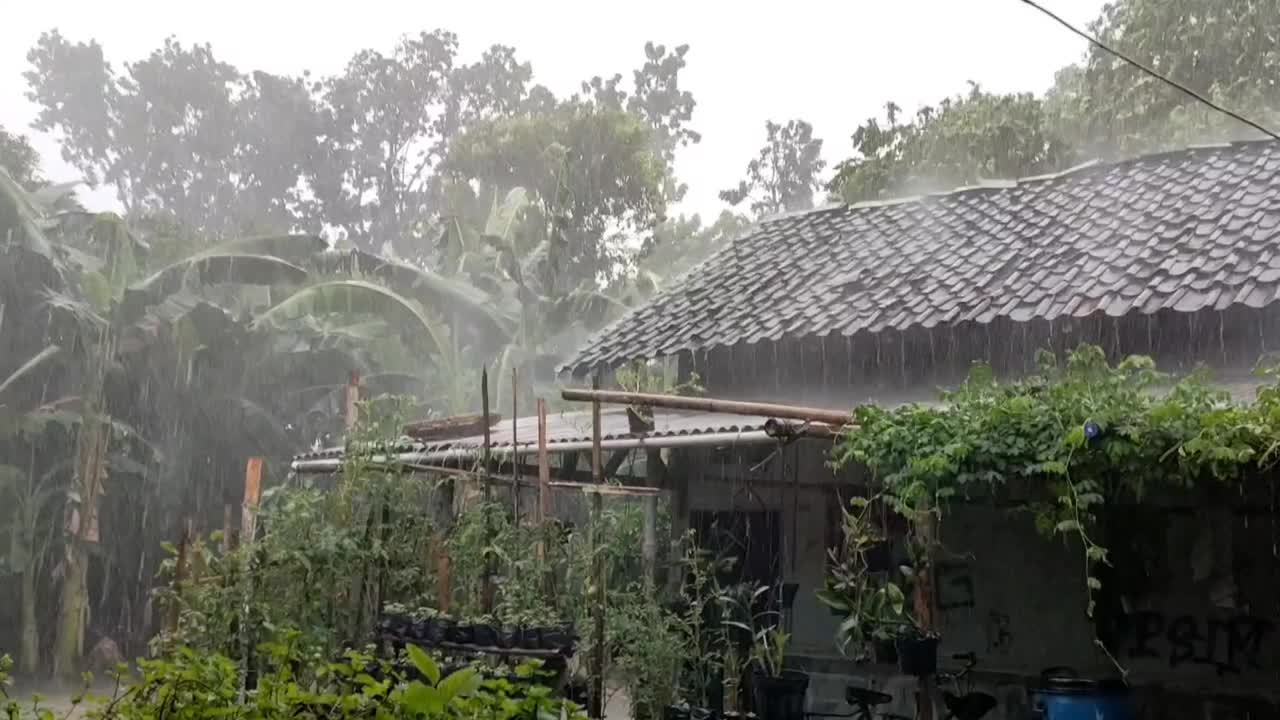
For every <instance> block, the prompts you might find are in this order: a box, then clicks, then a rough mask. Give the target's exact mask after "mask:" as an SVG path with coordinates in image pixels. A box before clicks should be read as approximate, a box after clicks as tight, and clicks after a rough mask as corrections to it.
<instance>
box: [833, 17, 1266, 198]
mask: <svg viewBox="0 0 1280 720" xmlns="http://www.w3.org/2000/svg"><path fill="white" fill-rule="evenodd" d="M1045 22H1050V21H1049V20H1047V19H1046V20H1045ZM1090 32H1092V33H1093V34H1095V35H1096V36H1098V37H1099V38H1101V39H1102V40H1103V41H1104V42H1106V43H1107V44H1108V45H1110V46H1112V47H1114V48H1115V49H1117V50H1119V51H1121V52H1123V53H1125V54H1126V55H1128V56H1130V57H1132V58H1133V59H1134V60H1136V61H1139V62H1141V63H1144V64H1146V65H1148V66H1150V67H1152V68H1154V69H1155V70H1157V71H1158V72H1160V73H1162V74H1163V75H1165V76H1166V77H1169V78H1171V79H1173V80H1175V81H1177V82H1179V83H1182V84H1184V85H1186V86H1187V87H1190V88H1192V89H1194V90H1196V91H1197V92H1199V93H1201V94H1203V95H1205V96H1207V97H1209V98H1212V99H1213V100H1215V101H1216V102H1218V103H1220V104H1222V105H1224V106H1226V107H1228V108H1232V109H1234V110H1237V111H1239V112H1242V113H1244V114H1245V115H1246V116H1248V117H1251V118H1253V119H1255V120H1259V121H1262V122H1263V123H1264V124H1267V123H1270V124H1271V125H1275V124H1276V122H1277V121H1280V86H1278V85H1277V83H1280V80H1278V79H1277V78H1280V53H1277V52H1276V51H1275V42H1274V40H1275V38H1277V37H1280V14H1278V13H1276V12H1275V7H1274V6H1273V4H1271V3H1268V2H1260V1H1259V0H1226V1H1225V2H1219V1H1218V0H1116V1H1115V2H1111V3H1108V4H1107V5H1106V7H1104V8H1103V11H1102V13H1101V15H1100V16H1099V17H1098V18H1097V19H1096V20H1095V21H1094V22H1092V23H1091V24H1090ZM1255 136H1256V133H1255V132H1254V131H1253V130H1251V129H1250V128H1248V127H1247V126H1245V125H1243V124H1242V123H1240V122H1239V121H1237V120H1234V119H1232V118H1230V117H1227V116H1226V115H1223V114H1222V113H1219V112H1217V111H1215V110H1212V109H1211V108H1209V107H1207V106H1205V105H1204V104H1203V103H1200V102H1198V101H1196V100H1194V99H1193V98H1191V97H1189V96H1188V95H1186V94H1185V93H1182V92H1180V91H1179V90H1177V89H1176V88H1173V87H1170V86H1169V85H1168V84H1166V83H1163V82H1160V81H1158V80H1156V79H1155V78H1152V77H1150V76H1148V75H1146V74H1144V73H1143V72H1142V71H1140V70H1138V69H1137V68H1135V67H1134V66H1133V65H1131V64H1129V63H1126V62H1124V61H1122V60H1120V59H1119V58H1117V57H1115V56H1114V55H1112V54H1110V53H1108V52H1107V51H1105V50H1102V49H1101V48H1098V47H1096V46H1089V49H1088V52H1087V53H1086V55H1085V57H1084V59H1083V61H1082V62H1080V63H1077V64H1072V65H1069V66H1067V67H1064V68H1062V69H1061V70H1060V71H1059V72H1058V73H1057V75H1056V77H1055V81H1054V84H1053V87H1052V88H1050V89H1049V91H1048V92H1047V93H1046V94H1045V95H1044V96H1043V97H1038V96H1035V95H1032V94H1028V93H1018V94H1007V95H1002V94H992V93H988V92H984V91H982V90H981V89H980V88H979V87H978V86H977V85H973V86H972V87H971V88H970V91H969V92H968V93H966V94H964V95H957V96H954V97H951V98H948V99H945V100H943V101H942V102H939V103H937V104H936V105H934V106H930V107H925V108H922V109H921V110H919V111H918V112H917V113H916V114H915V115H914V117H912V118H911V119H910V120H907V121H905V122H904V121H902V110H901V108H899V107H898V106H896V105H893V104H892V103H891V104H889V105H888V112H887V114H886V117H885V118H884V119H881V118H872V119H869V120H867V121H866V122H864V123H863V124H862V125H860V126H859V127H858V129H857V130H856V131H855V132H854V134H853V138H852V139H853V151H854V152H853V155H852V156H851V157H850V158H849V159H847V160H845V161H844V162H842V163H840V164H839V165H838V166H837V171H836V175H835V178H834V179H833V181H832V183H831V186H830V189H831V191H832V192H833V194H835V195H836V196H838V197H840V198H841V199H844V200H847V201H859V200H874V199H880V198H884V197H892V196H899V195H906V194H912V193H915V192H919V191H922V190H939V189H947V188H950V187H955V186H957V185H964V184H967V183H972V182H975V181H978V180H981V179H995V178H999V179H1010V178H1016V177H1020V176H1026V175H1033V174H1037V173H1042V172H1049V171H1055V170H1061V169H1065V168H1067V167H1070V166H1071V165H1072V164H1074V163H1077V162H1080V161H1082V160H1086V159H1091V158H1095V157H1101V158H1109V157H1121V156H1128V155H1133V154H1138V153H1144V152H1151V151H1156V150H1161V149H1166V148H1170V147H1181V146H1185V145H1187V144H1191V143H1198V142H1208V141H1218V140H1223V139H1238V138H1245V137H1255Z"/></svg>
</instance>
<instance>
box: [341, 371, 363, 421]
mask: <svg viewBox="0 0 1280 720" xmlns="http://www.w3.org/2000/svg"><path fill="white" fill-rule="evenodd" d="M359 402H360V371H359V370H352V371H351V377H349V378H348V379H347V395H346V408H345V410H346V413H345V415H344V417H343V420H344V421H345V423H346V428H347V430H348V431H350V430H351V428H354V427H355V426H356V421H358V420H359V419H360V406H359V405H358V404H357V403H359Z"/></svg>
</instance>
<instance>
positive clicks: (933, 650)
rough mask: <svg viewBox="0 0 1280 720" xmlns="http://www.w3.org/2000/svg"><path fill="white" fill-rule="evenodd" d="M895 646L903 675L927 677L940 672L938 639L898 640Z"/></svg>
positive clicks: (899, 667)
mask: <svg viewBox="0 0 1280 720" xmlns="http://www.w3.org/2000/svg"><path fill="white" fill-rule="evenodd" d="M895 645H896V649H897V651H898V669H899V670H901V671H902V674H903V675H914V676H915V677H925V676H927V675H932V674H934V673H936V672H937V671H938V638H936V637H924V638H898V640H897V642H896V644H895Z"/></svg>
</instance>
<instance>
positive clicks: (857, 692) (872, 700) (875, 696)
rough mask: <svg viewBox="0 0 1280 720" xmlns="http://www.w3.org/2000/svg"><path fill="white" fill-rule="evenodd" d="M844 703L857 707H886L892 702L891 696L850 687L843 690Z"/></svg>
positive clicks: (854, 686)
mask: <svg viewBox="0 0 1280 720" xmlns="http://www.w3.org/2000/svg"><path fill="white" fill-rule="evenodd" d="M844 701H845V702H847V703H849V704H850V705H857V706H859V707H875V706H876V705H887V704H889V703H891V702H893V696H892V695H885V694H884V693H882V692H877V691H875V690H868V689H867V688H860V687H858V686H856V685H850V686H848V687H846V688H845V689H844Z"/></svg>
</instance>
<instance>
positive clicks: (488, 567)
mask: <svg viewBox="0 0 1280 720" xmlns="http://www.w3.org/2000/svg"><path fill="white" fill-rule="evenodd" d="M480 405H481V408H480V410H481V412H482V413H483V414H484V445H483V447H482V448H481V456H480V477H481V478H482V480H483V482H484V502H485V505H488V504H489V501H490V500H491V499H492V489H491V487H490V482H489V460H490V456H489V451H490V449H491V447H492V438H491V437H490V432H489V430H490V428H491V427H492V423H491V422H490V418H489V368H488V367H486V368H484V370H483V371H481V373H480ZM484 517H485V527H484V542H485V545H488V544H489V543H490V542H491V541H492V539H493V538H492V535H491V533H490V528H489V520H488V517H489V515H488V508H487V507H486V508H485V516H484ZM480 595H481V597H480V606H481V607H482V608H483V609H484V612H485V613H486V614H487V613H490V612H492V611H493V560H492V559H487V560H485V563H484V575H483V579H482V581H481V585H480Z"/></svg>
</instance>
